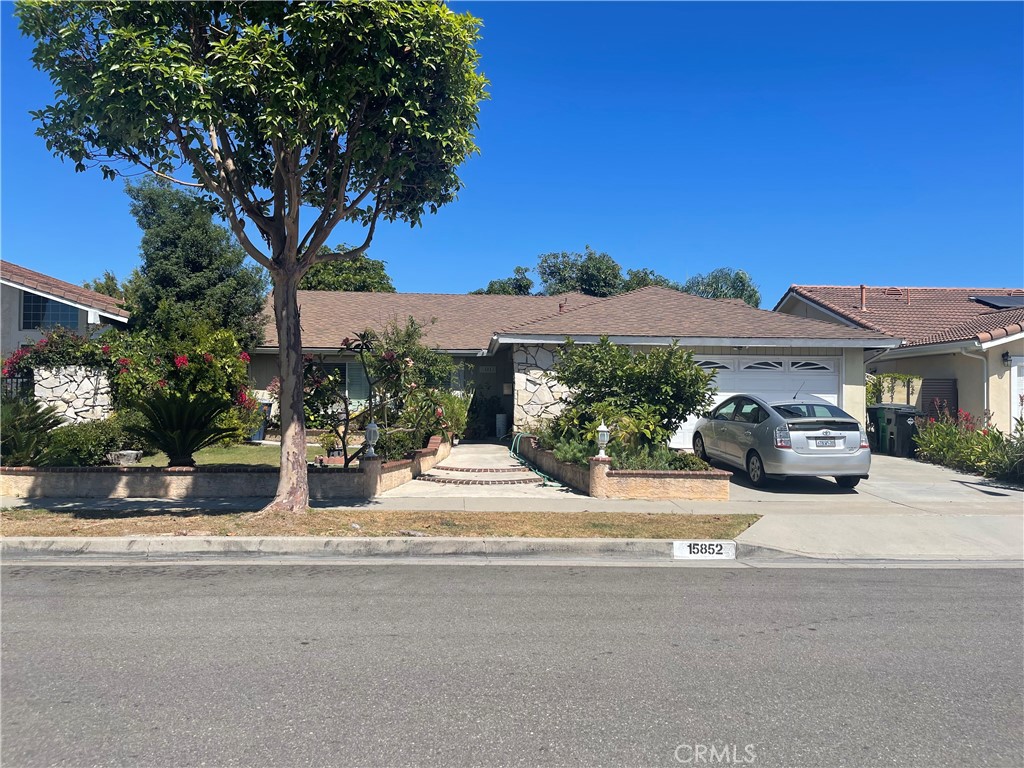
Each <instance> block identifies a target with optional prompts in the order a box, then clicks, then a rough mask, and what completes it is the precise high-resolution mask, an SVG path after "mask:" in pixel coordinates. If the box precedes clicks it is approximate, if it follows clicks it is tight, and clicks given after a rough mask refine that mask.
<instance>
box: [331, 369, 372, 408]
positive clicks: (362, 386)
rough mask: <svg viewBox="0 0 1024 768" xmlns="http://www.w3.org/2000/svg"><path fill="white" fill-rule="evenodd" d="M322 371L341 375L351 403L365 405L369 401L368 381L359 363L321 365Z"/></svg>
mask: <svg viewBox="0 0 1024 768" xmlns="http://www.w3.org/2000/svg"><path fill="white" fill-rule="evenodd" d="M323 369H324V371H325V372H326V373H331V374H341V376H342V378H343V380H344V382H345V394H346V395H348V399H349V401H350V402H351V403H353V404H355V403H365V402H366V401H368V400H369V399H370V381H369V380H368V379H367V378H366V371H365V370H363V366H362V364H361V363H323Z"/></svg>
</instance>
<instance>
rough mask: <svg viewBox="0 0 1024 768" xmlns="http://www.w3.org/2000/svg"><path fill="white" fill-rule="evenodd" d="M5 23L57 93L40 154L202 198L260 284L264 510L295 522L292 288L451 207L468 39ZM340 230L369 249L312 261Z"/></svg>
mask: <svg viewBox="0 0 1024 768" xmlns="http://www.w3.org/2000/svg"><path fill="white" fill-rule="evenodd" d="M16 15H17V17H18V21H19V25H20V28H21V31H22V33H23V34H25V35H27V36H29V37H30V38H32V39H33V40H34V48H33V52H32V60H33V62H34V63H35V65H36V67H37V68H39V69H41V70H43V71H45V72H47V73H48V74H49V76H50V79H51V81H52V83H53V85H54V89H55V94H54V99H53V102H52V103H51V104H50V105H48V106H45V107H44V108H42V109H40V110H39V111H36V112H33V113H32V114H33V117H34V118H35V120H36V121H37V122H38V128H37V131H36V132H37V134H38V135H39V136H41V137H42V138H44V139H45V140H46V144H47V147H48V148H49V149H50V150H51V151H52V152H53V153H54V154H55V155H56V156H58V157H60V158H62V159H69V160H71V161H72V162H73V163H74V166H75V170H76V171H84V170H86V169H88V168H98V169H99V171H100V172H102V174H103V176H104V177H105V178H108V179H113V178H116V177H117V176H119V175H120V174H122V173H124V172H126V171H128V170H131V171H133V172H138V171H139V170H140V169H144V170H145V171H149V172H151V173H153V174H155V175H156V176H159V177H161V178H165V179H169V180H171V181H174V182H177V183H179V184H183V185H185V186H188V187H194V188H196V189H199V190H201V191H203V192H205V193H206V194H208V195H209V196H210V197H211V199H213V200H214V201H215V202H216V203H217V204H218V206H219V212H220V214H221V215H223V216H224V217H225V219H226V220H227V222H228V224H229V225H230V227H231V231H232V232H233V233H234V234H235V236H236V237H237V238H238V241H239V243H240V244H241V245H242V247H243V248H244V249H245V251H246V253H248V254H249V256H251V257H252V258H253V259H254V260H255V261H256V262H257V263H259V264H261V265H262V266H263V267H265V268H266V269H267V270H268V271H269V273H270V277H271V281H272V285H273V292H274V299H273V304H274V319H275V322H276V325H277V333H278V338H279V340H280V354H279V365H280V373H281V388H282V392H281V426H282V439H281V474H280V483H279V485H278V489H277V494H276V497H275V499H274V501H273V502H271V504H270V505H268V507H267V508H266V509H267V510H268V511H271V510H274V511H278V510H279V511H287V512H300V511H305V509H306V508H307V503H308V498H309V492H308V482H307V477H306V436H305V426H304V423H303V408H302V368H303V361H302V338H301V332H300V326H299V306H298V303H297V298H296V289H297V286H298V284H299V281H300V280H301V279H302V276H303V275H304V274H305V273H306V271H307V270H308V269H309V268H310V267H311V266H313V265H315V264H317V263H320V262H327V261H341V260H346V259H353V258H356V257H358V256H359V255H361V254H363V253H364V252H365V251H366V249H367V247H368V246H369V244H370V241H371V240H372V238H373V233H374V228H375V226H376V225H377V223H378V222H379V221H380V220H381V219H384V220H385V221H395V220H401V221H404V222H407V223H409V224H410V225H414V226H415V225H417V224H420V222H421V219H422V218H423V216H424V214H425V213H426V212H430V213H435V212H436V211H437V209H438V208H439V207H440V206H442V205H445V204H446V203H449V202H451V201H452V200H454V199H455V195H456V192H457V191H458V190H459V188H460V181H459V178H458V176H457V174H456V169H457V168H458V166H459V165H461V164H462V163H463V162H464V161H465V160H466V158H467V157H468V156H469V155H471V154H473V153H475V152H476V151H477V147H476V145H475V143H474V137H473V131H474V129H475V128H476V127H477V115H478V111H479V103H480V101H481V100H482V99H483V98H485V97H486V94H485V86H486V80H485V78H484V77H483V75H482V74H481V73H479V72H478V71H477V64H478V59H479V56H478V53H477V51H476V50H475V47H474V46H475V44H476V42H477V40H478V39H479V34H478V30H479V21H478V20H477V19H475V18H473V17H472V16H470V15H468V14H457V13H454V12H453V11H451V10H450V9H449V8H448V7H446V6H445V5H443V4H441V3H438V2H426V1H425V0H416V1H414V2H402V3H391V2H375V1H373V0H370V1H369V2H362V1H360V2H336V3H305V2H262V3H251V2H225V3H177V2H154V3H145V4H144V3H136V2H127V1H114V2H108V1H107V0H103V1H97V2H65V3H49V2H36V1H34V0H30V1H26V2H21V3H19V4H18V5H17V7H16ZM304 207H305V208H306V212H308V213H309V215H310V216H311V217H312V222H311V223H310V222H309V221H302V222H301V226H300V219H301V218H303V213H304V211H303V208H304ZM310 209H312V211H311V212H310ZM343 222H346V223H349V224H357V225H362V226H363V227H364V228H365V239H364V240H363V242H362V243H361V244H360V245H358V246H357V247H354V248H349V249H347V250H344V251H342V252H332V251H326V252H325V251H323V250H322V249H321V246H323V245H325V244H326V242H327V239H328V237H329V236H330V234H331V232H332V231H333V230H334V229H335V227H337V226H338V225H339V224H341V223H343Z"/></svg>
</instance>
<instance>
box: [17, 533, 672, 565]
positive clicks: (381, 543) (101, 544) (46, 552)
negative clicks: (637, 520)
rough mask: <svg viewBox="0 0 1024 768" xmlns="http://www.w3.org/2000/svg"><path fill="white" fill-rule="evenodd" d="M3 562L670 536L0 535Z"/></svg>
mask: <svg viewBox="0 0 1024 768" xmlns="http://www.w3.org/2000/svg"><path fill="white" fill-rule="evenodd" d="M0 556H2V557H3V559H4V560H5V561H6V560H31V559H39V558H54V557H58V558H64V557H69V558H83V559H88V558H90V557H94V558H97V557H102V558H110V557H116V558H126V559H134V560H146V559H160V560H167V559H174V558H203V557H219V556H231V557H253V558H260V557H302V558H321V557H322V558H354V557H360V558H363V557H409V558H417V557H442V556H462V557H465V556H476V557H490V558H531V557H536V558H552V557H554V558H558V557H562V558H593V559H604V558H608V559H629V560H661V561H669V562H671V561H672V541H671V540H670V539H523V538H508V539H504V538H502V539H488V538H456V537H424V538H414V537H384V536H382V537H372V538H371V537H344V538H313V537H305V536H203V537H197V536H196V537H194V536H173V537H170V536H168V537H163V536H133V537H128V536H123V537H79V536H62V537H36V536H16V537H10V538H4V539H3V540H2V547H0Z"/></svg>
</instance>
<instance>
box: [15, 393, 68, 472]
mask: <svg viewBox="0 0 1024 768" xmlns="http://www.w3.org/2000/svg"><path fill="white" fill-rule="evenodd" d="M0 423H2V425H3V429H2V431H0V463H2V464H3V466H5V467H35V466H40V465H41V464H43V463H45V461H46V451H47V447H48V445H49V441H50V435H51V434H52V430H54V429H56V428H58V427H59V426H60V424H61V420H60V417H59V416H58V415H57V410H56V409H55V408H54V407H53V406H50V405H47V406H44V405H42V404H41V403H40V402H39V401H38V400H36V399H34V398H32V399H25V400H21V399H19V400H8V399H4V400H3V402H2V403H0Z"/></svg>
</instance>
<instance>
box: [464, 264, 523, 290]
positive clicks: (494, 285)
mask: <svg viewBox="0 0 1024 768" xmlns="http://www.w3.org/2000/svg"><path fill="white" fill-rule="evenodd" d="M532 292H533V280H531V279H530V268H529V267H516V268H515V269H513V270H512V277H503V278H500V279H498V280H491V282H489V283H488V284H487V287H486V288H478V289H477V290H475V291H470V293H488V294H496V295H499V296H529V295H530V294H531V293H532Z"/></svg>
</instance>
